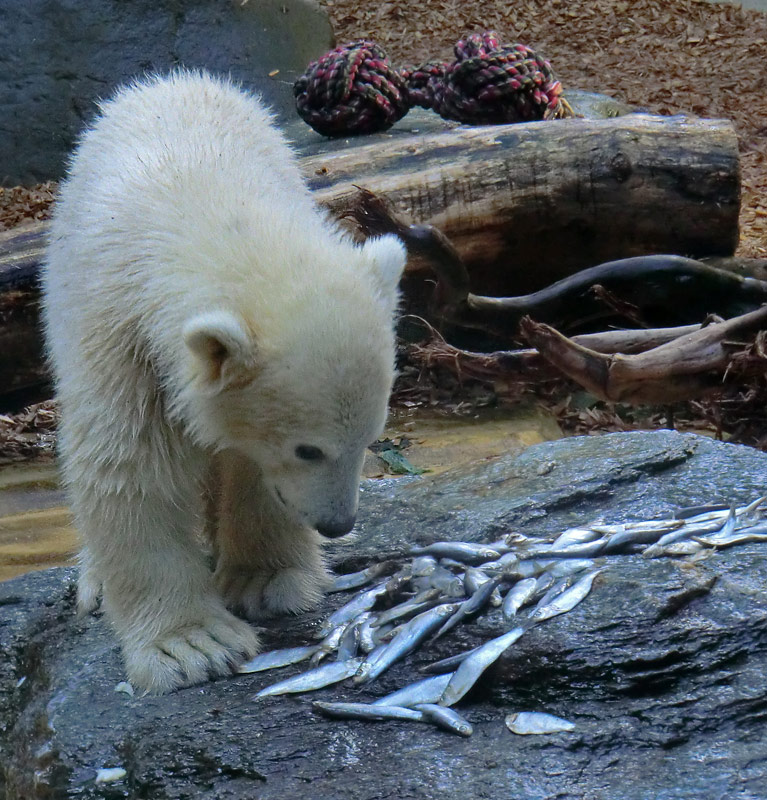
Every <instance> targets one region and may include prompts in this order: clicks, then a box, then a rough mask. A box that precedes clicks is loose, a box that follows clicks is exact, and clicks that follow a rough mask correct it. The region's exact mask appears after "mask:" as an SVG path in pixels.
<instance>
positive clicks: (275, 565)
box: [214, 452, 330, 620]
mask: <svg viewBox="0 0 767 800" xmlns="http://www.w3.org/2000/svg"><path fill="white" fill-rule="evenodd" d="M219 467H220V473H219V481H220V483H219V505H218V515H217V516H218V520H217V526H216V528H217V529H216V535H215V537H216V538H215V550H216V553H217V563H216V570H215V573H214V580H215V582H216V585H217V586H218V589H219V591H220V592H221V594H222V595H223V597H224V599H225V601H226V603H227V605H228V606H229V607H230V608H232V609H235V610H237V611H239V612H241V613H242V614H244V615H245V616H246V617H247V618H248V619H251V620H253V619H259V618H261V617H265V616H270V615H273V614H279V613H284V612H294V613H297V612H299V611H306V610H307V609H310V608H313V607H315V606H316V605H317V603H319V601H320V599H321V597H322V594H323V591H324V590H325V588H327V586H328V583H329V579H330V576H329V573H328V571H327V569H326V568H325V563H324V560H323V557H322V552H321V544H320V543H321V540H322V537H321V536H320V535H319V534H318V533H317V531H315V530H312V529H311V528H309V527H307V526H304V525H300V524H299V523H297V522H295V521H293V520H292V519H291V518H289V517H288V515H287V514H286V513H285V511H284V510H283V509H282V508H281V507H280V505H279V504H278V503H277V502H276V500H275V499H274V498H273V497H272V495H271V493H270V492H269V490H268V489H267V488H266V486H265V485H264V483H263V480H262V478H261V474H260V471H259V469H258V467H256V465H255V464H253V463H252V462H251V461H249V460H248V459H246V458H245V457H244V456H240V455H239V454H236V453H233V452H227V453H223V454H221V455H220V456H219Z"/></svg>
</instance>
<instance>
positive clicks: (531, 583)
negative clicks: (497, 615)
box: [501, 578, 538, 620]
mask: <svg viewBox="0 0 767 800" xmlns="http://www.w3.org/2000/svg"><path fill="white" fill-rule="evenodd" d="M537 583H538V580H537V578H524V579H523V580H521V581H519V582H518V583H515V584H514V586H512V587H511V589H509V591H508V592H506V597H504V598H503V605H502V606H501V612H502V613H503V617H504V619H506V620H510V619H511V618H512V617H514V616H515V614H516V613H517V611H519V609H520V608H522V606H524V605H525V603H529V602H530V600H532V598H533V594H534V593H535V587H536V584H537Z"/></svg>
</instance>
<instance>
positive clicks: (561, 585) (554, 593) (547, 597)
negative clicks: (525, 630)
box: [538, 575, 574, 606]
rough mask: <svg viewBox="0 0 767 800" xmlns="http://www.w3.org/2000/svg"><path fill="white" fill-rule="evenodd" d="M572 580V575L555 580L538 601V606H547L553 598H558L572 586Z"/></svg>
mask: <svg viewBox="0 0 767 800" xmlns="http://www.w3.org/2000/svg"><path fill="white" fill-rule="evenodd" d="M539 580H540V579H539ZM573 580H574V576H573V575H565V577H564V578H558V579H555V580H554V583H553V584H552V585H551V586H549V588H548V589H547V590H546V592H545V594H544V595H543V597H541V599H540V600H539V601H538V605H539V606H547V605H548V604H549V603H551V602H552V600H554V598H555V597H559V595H561V594H563V593H564V592H565V591H566V590H567V589H569V588H570V587H571V586H572V584H573Z"/></svg>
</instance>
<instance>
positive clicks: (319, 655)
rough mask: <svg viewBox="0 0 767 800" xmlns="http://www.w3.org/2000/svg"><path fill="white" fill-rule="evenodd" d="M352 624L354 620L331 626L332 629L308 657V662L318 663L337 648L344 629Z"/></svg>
mask: <svg viewBox="0 0 767 800" xmlns="http://www.w3.org/2000/svg"><path fill="white" fill-rule="evenodd" d="M353 626H354V622H349V623H347V624H345V625H344V624H342V625H337V626H336V627H335V628H333V630H332V631H330V633H329V634H328V635H327V636H326V637H325V638H324V639H323V640H322V641H321V642H320V645H319V647H318V648H317V651H316V652H315V653H314V655H313V656H312V657H311V658H310V659H309V663H310V664H312V665H316V664H319V663H320V661H322V660H323V659H324V658H326V657H327V656H329V655H330V654H331V653H332V652H333V651H334V650H336V649H337V648H338V645H339V644H340V642H341V639H342V638H343V636H344V634H345V633H346V631H348V630H349V628H351V627H353Z"/></svg>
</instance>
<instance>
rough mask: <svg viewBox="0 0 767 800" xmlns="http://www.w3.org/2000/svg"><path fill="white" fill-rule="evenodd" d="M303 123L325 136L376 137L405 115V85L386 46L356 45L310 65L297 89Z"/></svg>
mask: <svg viewBox="0 0 767 800" xmlns="http://www.w3.org/2000/svg"><path fill="white" fill-rule="evenodd" d="M293 94H294V96H295V98H296V108H297V109H298V113H299V114H300V115H301V116H302V117H303V119H304V120H305V121H306V122H308V123H309V125H311V126H312V128H314V130H316V131H317V132H318V133H322V134H324V135H325V136H337V135H341V134H355V133H372V132H373V131H383V130H386V129H387V128H389V127H391V126H392V125H393V124H394V123H395V122H397V120H399V119H401V118H402V117H404V116H405V114H407V112H408V111H409V110H410V107H411V103H410V102H409V100H408V96H407V85H406V83H405V80H404V79H403V78H402V76H401V75H400V74H399V73H398V72H397V71H396V70H395V69H393V68H392V66H391V65H390V64H389V59H388V57H387V55H386V52H385V51H384V49H383V48H382V47H379V46H378V45H377V44H375V43H373V42H368V41H365V40H363V41H359V42H352V43H351V44H346V45H343V46H341V47H336V49H335V50H331V51H330V52H329V53H325V55H324V56H322V58H320V59H319V60H318V61H312V63H311V64H309V66H308V67H307V69H306V72H305V73H304V74H303V75H302V76H301V77H300V78H299V79H298V80H297V81H296V83H295V84H294V86H293Z"/></svg>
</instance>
